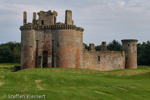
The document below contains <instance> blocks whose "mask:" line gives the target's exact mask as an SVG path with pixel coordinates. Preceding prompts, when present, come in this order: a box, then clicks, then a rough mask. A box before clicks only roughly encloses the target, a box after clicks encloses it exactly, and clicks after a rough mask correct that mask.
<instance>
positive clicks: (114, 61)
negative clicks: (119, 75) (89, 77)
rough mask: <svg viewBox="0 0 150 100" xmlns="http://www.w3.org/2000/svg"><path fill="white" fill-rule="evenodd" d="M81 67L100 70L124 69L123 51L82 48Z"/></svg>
mask: <svg viewBox="0 0 150 100" xmlns="http://www.w3.org/2000/svg"><path fill="white" fill-rule="evenodd" d="M83 68H84V69H93V70H101V71H106V70H116V69H125V52H117V51H94V52H92V51H87V50H84V52H83Z"/></svg>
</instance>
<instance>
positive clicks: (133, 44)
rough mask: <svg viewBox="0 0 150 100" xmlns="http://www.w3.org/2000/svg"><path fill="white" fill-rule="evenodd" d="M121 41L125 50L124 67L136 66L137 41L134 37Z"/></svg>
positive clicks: (133, 67)
mask: <svg viewBox="0 0 150 100" xmlns="http://www.w3.org/2000/svg"><path fill="white" fill-rule="evenodd" d="M121 41H122V46H123V50H124V51H125V68H126V69H136V68H137V42H138V40H136V39H124V40H121Z"/></svg>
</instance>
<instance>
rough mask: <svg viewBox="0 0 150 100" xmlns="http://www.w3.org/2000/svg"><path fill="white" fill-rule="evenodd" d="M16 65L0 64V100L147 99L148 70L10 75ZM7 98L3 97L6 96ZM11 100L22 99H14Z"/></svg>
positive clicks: (60, 70)
mask: <svg viewBox="0 0 150 100" xmlns="http://www.w3.org/2000/svg"><path fill="white" fill-rule="evenodd" d="M13 65H18V64H0V100H8V99H9V98H13V97H15V96H16V95H17V94H18V95H19V96H22V97H23V96H25V97H26V98H27V96H31V95H33V96H35V95H37V96H41V99H38V98H39V97H38V98H35V99H32V98H31V97H29V98H30V99H28V100H42V99H43V97H42V96H43V95H45V99H43V100H150V67H149V66H139V68H138V69H133V70H131V69H126V70H116V71H103V72H102V71H95V70H86V69H73V68H43V69H40V68H35V69H26V70H21V71H18V72H11V71H10V70H12V66H13ZM6 96H7V97H6ZM14 100H22V99H19V98H17V96H16V99H14Z"/></svg>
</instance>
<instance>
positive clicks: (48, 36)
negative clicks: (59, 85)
mask: <svg viewBox="0 0 150 100" xmlns="http://www.w3.org/2000/svg"><path fill="white" fill-rule="evenodd" d="M36 42H38V43H37V52H38V54H37V55H38V56H37V57H38V58H37V61H36V62H37V63H38V64H37V66H36V67H43V52H44V51H47V52H48V66H47V67H52V33H51V30H45V31H44V30H37V31H36Z"/></svg>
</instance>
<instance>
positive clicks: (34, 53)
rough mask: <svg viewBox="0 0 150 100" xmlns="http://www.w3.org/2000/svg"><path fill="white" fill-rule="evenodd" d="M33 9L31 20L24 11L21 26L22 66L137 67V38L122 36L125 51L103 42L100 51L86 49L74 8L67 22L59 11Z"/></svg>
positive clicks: (92, 48) (91, 48) (108, 68)
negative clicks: (29, 20)
mask: <svg viewBox="0 0 150 100" xmlns="http://www.w3.org/2000/svg"><path fill="white" fill-rule="evenodd" d="M37 14H38V16H39V18H38V19H36V17H37V15H36V13H35V12H34V13H33V21H32V23H27V13H26V12H23V26H21V27H20V30H21V69H26V68H45V67H54V68H56V67H68V68H83V69H94V70H101V71H104V70H116V69H126V68H130V69H135V68H137V40H134V39H126V40H122V46H123V50H124V51H108V50H107V46H106V42H102V45H101V46H102V48H101V51H95V46H94V44H90V50H86V49H85V44H84V43H83V31H84V29H83V28H81V27H77V26H76V25H74V21H73V20H72V11H71V10H66V12H65V23H60V22H57V15H58V14H57V12H56V11H53V12H52V11H51V10H50V11H47V12H44V11H40V12H38V13H37Z"/></svg>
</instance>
